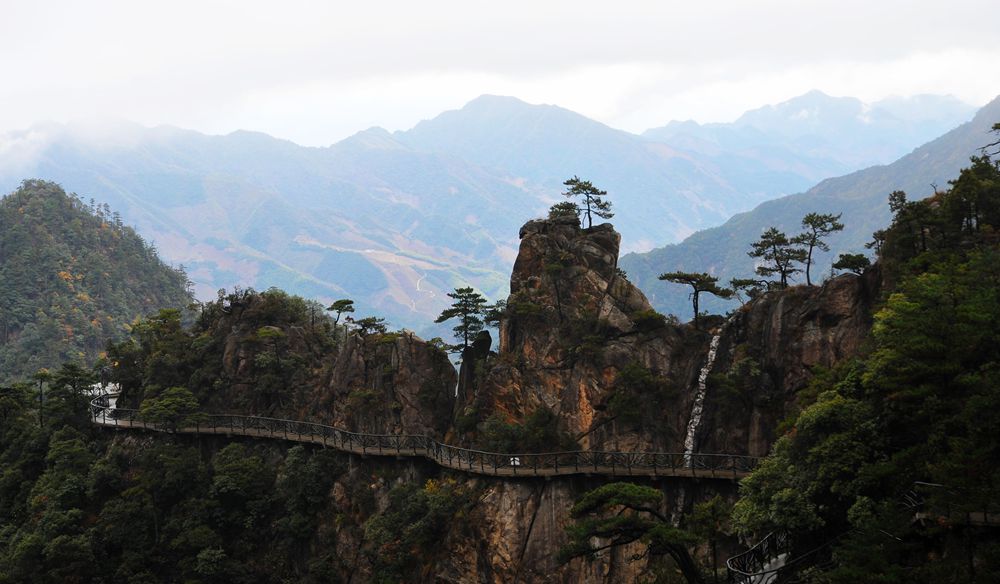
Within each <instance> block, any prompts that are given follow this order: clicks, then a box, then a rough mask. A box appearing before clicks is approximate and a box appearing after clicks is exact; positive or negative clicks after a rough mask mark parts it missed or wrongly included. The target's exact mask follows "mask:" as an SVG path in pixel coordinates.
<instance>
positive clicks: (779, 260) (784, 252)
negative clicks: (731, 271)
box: [747, 227, 806, 288]
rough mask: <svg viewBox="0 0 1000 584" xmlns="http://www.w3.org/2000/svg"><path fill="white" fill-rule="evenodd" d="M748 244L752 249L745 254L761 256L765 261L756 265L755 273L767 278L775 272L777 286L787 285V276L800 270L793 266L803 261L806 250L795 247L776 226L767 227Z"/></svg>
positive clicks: (755, 256)
mask: <svg viewBox="0 0 1000 584" xmlns="http://www.w3.org/2000/svg"><path fill="white" fill-rule="evenodd" d="M750 246H751V248H752V249H751V250H750V251H748V252H747V255H749V256H750V257H752V258H761V259H762V260H764V262H765V263H764V264H763V265H760V266H757V275H759V276H764V277H765V278H768V277H771V276H774V275H776V274H777V276H778V283H779V286H780V287H782V288H785V287H786V286H788V277H789V276H791V275H793V274H797V273H799V272H801V271H802V270H800V269H798V268H796V267H795V263H796V262H804V261H805V259H806V250H804V249H802V248H800V247H796V246H795V244H794V242H792V241H791V240H789V239H788V236H787V235H785V234H784V233H783V232H781V231H778V228H776V227H771V228H769V229H768V230H767V231H765V232H764V233H763V234H761V236H760V239H758V240H757V241H755V242H753V243H752V244H750Z"/></svg>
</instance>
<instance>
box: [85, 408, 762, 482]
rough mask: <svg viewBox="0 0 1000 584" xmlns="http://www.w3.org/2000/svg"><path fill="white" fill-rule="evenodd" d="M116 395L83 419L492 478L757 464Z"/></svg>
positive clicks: (739, 472) (743, 470) (678, 471)
mask: <svg viewBox="0 0 1000 584" xmlns="http://www.w3.org/2000/svg"><path fill="white" fill-rule="evenodd" d="M117 398H118V394H115V393H110V394H104V395H100V396H98V397H96V398H94V400H93V401H92V402H91V419H92V421H93V423H95V424H97V425H98V426H101V427H103V428H109V429H128V430H145V431H152V432H166V433H173V434H201V435H224V436H250V437H255V438H266V439H274V440H285V441H290V442H300V443H306V444H316V445H319V446H323V447H327V448H334V449H336V450H340V451H342V452H347V453H351V454H357V455H361V456H394V457H415V458H424V459H427V460H430V461H432V462H434V463H436V464H438V465H439V466H442V467H444V468H449V469H452V470H457V471H462V472H467V473H472V474H480V475H488V476H500V477H533V476H543V477H554V476H571V475H600V476H612V477H629V476H642V477H686V478H695V479H720V480H729V481H736V480H739V479H741V478H743V477H745V476H747V475H749V474H750V472H751V471H752V470H753V469H754V467H756V466H757V463H758V462H759V459H758V458H756V457H752V456H743V455H739V454H715V453H670V452H599V451H592V450H582V451H575V452H547V453H540V454H536V453H497V452H483V451H479V450H472V449H468V448H459V447H457V446H451V445H448V444H442V443H440V442H437V441H436V440H434V439H433V438H430V437H428V436H422V435H410V434H365V433H359V432H350V431H347V430H342V429H340V428H335V427H333V426H327V425H324V424H317V423H313V422H303V421H298V420H284V419H278V418H264V417H260V416H244V415H232V414H193V415H190V416H187V420H186V421H184V422H182V423H183V425H182V426H179V427H176V428H175V427H169V426H166V425H162V424H155V423H152V422H147V421H144V420H142V419H141V417H140V416H139V411H138V410H135V409H126V408H119V407H116V402H117Z"/></svg>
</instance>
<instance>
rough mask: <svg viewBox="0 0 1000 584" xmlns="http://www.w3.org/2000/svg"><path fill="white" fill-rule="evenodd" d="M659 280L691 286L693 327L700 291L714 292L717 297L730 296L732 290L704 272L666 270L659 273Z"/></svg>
mask: <svg viewBox="0 0 1000 584" xmlns="http://www.w3.org/2000/svg"><path fill="white" fill-rule="evenodd" d="M660 280H666V281H667V282H673V283H675V284H687V285H688V286H691V288H692V290H693V291H692V292H691V302H692V304H693V305H694V328H699V327H698V295H699V294H701V293H702V292H708V293H709V294H714V295H716V296H718V297H719V298H730V297H732V295H733V291H732V290H730V289H728V288H720V287H719V286H718V282H719V279H718V278H717V277H715V276H712V275H709V274H706V273H705V272H700V273H694V272H667V273H665V274H660Z"/></svg>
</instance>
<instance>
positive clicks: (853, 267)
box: [833, 253, 872, 275]
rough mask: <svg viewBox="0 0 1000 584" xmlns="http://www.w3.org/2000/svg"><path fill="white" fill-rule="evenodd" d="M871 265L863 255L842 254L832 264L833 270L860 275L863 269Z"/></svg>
mask: <svg viewBox="0 0 1000 584" xmlns="http://www.w3.org/2000/svg"><path fill="white" fill-rule="evenodd" d="M870 265H872V262H871V260H869V259H868V256H866V255H865V254H863V253H842V254H840V257H838V258H837V261H836V262H835V263H834V264H833V268H834V269H835V270H847V271H849V272H854V273H855V274H858V275H861V273H862V272H864V271H865V268H867V267H868V266H870Z"/></svg>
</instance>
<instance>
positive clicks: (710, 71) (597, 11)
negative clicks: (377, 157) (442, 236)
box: [0, 0, 1000, 146]
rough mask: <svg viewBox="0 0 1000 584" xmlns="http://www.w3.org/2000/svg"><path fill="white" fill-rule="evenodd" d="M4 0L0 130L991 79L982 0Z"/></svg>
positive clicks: (682, 114) (612, 114)
mask: <svg viewBox="0 0 1000 584" xmlns="http://www.w3.org/2000/svg"><path fill="white" fill-rule="evenodd" d="M0 2H2V5H0V79H2V82H0V133H6V132H10V131H16V130H21V129H25V128H28V127H30V126H31V125H33V124H35V123H39V122H45V121H56V122H69V121H84V122H87V121H93V120H106V119H109V118H114V119H127V120H130V121H134V122H138V123H141V124H144V125H148V126H155V125H160V124H169V125H174V126H179V127H184V128H190V129H195V130H200V131H203V132H207V133H213V134H224V133H228V132H231V131H233V130H237V129H247V130H257V131H262V132H266V133H268V134H271V135H274V136H278V137H281V138H286V139H289V140H292V141H295V142H297V143H300V144H304V145H312V146H322V145H328V144H331V143H333V142H336V141H337V140H340V139H343V138H344V137H347V136H349V135H351V134H353V133H355V132H357V131H360V130H364V129H366V128H368V127H371V126H382V127H384V128H386V129H389V130H398V129H407V128H410V127H412V126H413V125H414V124H416V123H417V122H418V121H420V120H422V119H427V118H431V117H433V116H435V115H437V114H438V113H440V112H442V111H444V110H448V109H456V108H459V107H461V106H462V105H463V104H464V103H466V102H468V101H469V100H471V99H473V98H475V97H477V96H479V95H482V94H487V93H488V94H497V95H512V96H515V97H518V98H520V99H523V100H525V101H528V102H530V103H549V104H556V105H559V106H562V107H565V108H568V109H571V110H573V111H576V112H579V113H581V114H583V115H586V116H588V117H591V118H594V119H596V120H599V121H601V122H604V123H606V124H608V125H610V126H613V127H616V128H621V129H625V130H629V131H634V132H641V131H642V130H644V129H647V128H650V127H656V126H661V125H664V124H665V123H666V122H668V121H670V120H672V119H678V120H684V119H694V120H697V121H699V122H703V123H704V122H725V121H731V120H733V119H735V118H736V117H738V116H739V114H740V113H742V112H744V111H746V110H748V109H752V108H755V107H759V106H761V105H764V104H769V103H777V102H780V101H784V100H787V99H789V98H791V97H793V96H796V95H799V94H802V93H805V92H807V91H809V90H812V89H819V90H821V91H824V92H826V93H828V94H830V95H838V96H854V97H859V98H861V99H862V100H864V101H875V100H878V99H881V98H884V97H887V96H891V95H898V96H909V95H914V94H920V93H935V94H951V95H954V96H956V97H958V98H960V99H962V100H963V101H966V102H968V103H970V104H973V105H977V106H978V105H982V104H984V103H986V102H987V101H989V100H990V99H992V98H993V97H996V96H997V95H998V94H1000V66H997V63H1000V27H998V26H997V23H998V22H1000V2H997V1H996V0H949V1H948V2H942V1H941V0H936V1H934V2H928V1H924V0H907V1H898V0H865V1H854V0H836V1H826V0H820V1H812V0H809V1H803V0H754V1H752V2H750V1H747V0H738V1H733V0H715V1H714V2H710V3H694V2H684V3H680V2H676V1H674V0H657V1H629V0H618V1H617V2H607V1H606V0H605V1H601V2H591V1H589V0H575V1H570V2H564V1H561V0H531V1H521V0H506V1H504V2H495V1H494V2H483V1H480V0H460V1H439V0H421V1H419V2H414V1H412V0H406V1H384V0H366V1H365V2H346V1H343V0H339V1H327V2H318V1H317V2H301V1H296V0H283V1H282V2H274V1H273V0H269V1H257V0H240V1H230V0H224V1H223V0H197V1H188V0H171V1H170V2H155V3H154V2H136V1H134V0H129V1H121V2H116V1H102V0H95V1H90V2H79V1H76V0H67V1H62V2H57V1H46V0H33V1H32V2H17V1H16V0H0Z"/></svg>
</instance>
